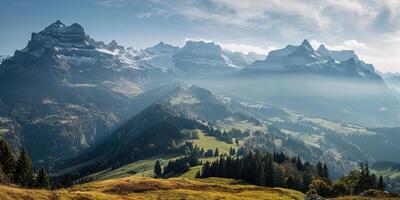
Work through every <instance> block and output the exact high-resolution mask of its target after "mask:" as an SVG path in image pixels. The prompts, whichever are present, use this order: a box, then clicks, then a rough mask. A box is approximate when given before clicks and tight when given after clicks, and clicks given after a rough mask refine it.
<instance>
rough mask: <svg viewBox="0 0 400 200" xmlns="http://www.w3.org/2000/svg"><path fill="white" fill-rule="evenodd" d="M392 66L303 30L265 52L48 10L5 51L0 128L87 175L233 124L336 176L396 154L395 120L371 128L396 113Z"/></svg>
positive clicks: (45, 158)
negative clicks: (98, 23) (107, 33)
mask: <svg viewBox="0 0 400 200" xmlns="http://www.w3.org/2000/svg"><path fill="white" fill-rule="evenodd" d="M260 58H265V59H262V60H259V59H260ZM397 78H398V76H392V77H385V76H384V77H382V76H381V75H379V74H378V73H377V72H376V71H375V69H374V67H373V66H372V65H371V64H367V63H366V62H364V61H362V60H360V59H359V58H358V56H357V55H356V53H355V52H354V51H351V50H343V51H333V50H329V49H327V48H326V47H325V46H324V45H321V46H320V47H319V48H318V49H317V50H314V49H313V47H312V46H311V45H310V43H309V42H308V41H307V40H304V41H303V42H302V43H301V44H300V45H288V46H286V47H284V48H283V49H278V50H274V51H271V52H269V54H268V55H266V56H260V55H257V54H254V53H249V54H243V53H239V52H231V51H228V50H225V49H223V48H222V47H221V46H220V45H219V44H217V43H213V42H204V41H187V42H186V44H185V45H184V46H183V47H176V46H173V45H169V44H166V43H164V42H160V43H159V44H157V45H155V46H153V47H149V48H146V49H135V48H132V47H128V48H126V47H123V46H121V45H119V44H118V43H117V42H116V41H112V42H110V43H109V44H106V43H104V42H102V41H96V40H94V39H93V38H91V37H90V36H89V35H88V34H87V33H86V32H85V31H84V28H83V27H82V26H81V25H79V24H76V23H75V24H72V25H70V26H67V25H65V24H63V23H62V22H60V21H56V22H55V23H53V24H51V25H49V26H48V27H46V28H45V29H44V30H43V31H40V32H38V33H32V36H31V39H30V41H29V42H28V44H27V46H26V47H25V48H24V49H22V50H17V51H15V53H14V55H13V56H11V57H8V58H7V59H2V62H1V64H0V136H1V137H2V138H5V139H6V140H7V141H8V142H10V144H11V145H12V147H13V148H14V150H15V151H18V149H19V148H21V147H25V148H27V150H28V151H29V153H30V155H31V157H32V159H33V160H34V163H35V164H36V165H39V164H42V163H46V166H51V167H54V170H55V169H57V170H61V171H63V170H64V171H68V169H71V168H73V169H79V170H81V171H82V172H84V174H85V175H90V174H91V173H95V172H98V171H99V170H109V169H110V168H111V169H112V170H114V169H115V168H119V167H121V166H122V165H127V164H130V163H134V162H136V161H138V160H142V159H147V158H150V157H154V156H159V155H161V154H171V155H175V154H177V152H179V153H181V150H182V149H179V148H184V147H185V143H186V142H187V141H192V140H196V139H199V137H202V134H204V136H205V137H214V139H215V138H216V140H218V142H223V143H224V144H225V143H226V144H229V143H231V142H232V140H233V138H236V139H237V138H239V137H238V136H235V137H233V136H229V137H228V136H226V135H225V136H223V134H222V135H221V133H223V132H229V131H232V130H234V131H235V130H237V129H239V130H240V131H241V132H245V133H246V134H244V133H243V134H244V135H245V136H241V138H239V139H240V143H241V144H243V145H244V144H245V145H247V147H249V148H250V147H251V148H261V149H265V150H267V151H270V152H272V151H276V152H285V153H286V154H287V155H290V156H297V155H300V156H301V157H302V158H304V159H305V160H307V161H310V162H317V161H323V162H324V163H327V164H328V166H329V167H330V168H331V169H332V176H335V177H339V176H340V175H343V173H346V172H348V171H350V170H351V169H352V168H354V167H355V166H356V165H357V162H359V161H360V160H366V159H367V160H372V161H379V160H380V159H383V160H387V161H392V162H400V160H398V158H397V157H396V155H398V153H399V152H400V150H399V149H398V147H397V146H398V145H396V143H395V142H396V141H398V139H399V138H398V135H396V134H394V133H395V132H396V131H398V129H396V128H374V127H379V126H390V127H392V126H397V125H398V124H399V122H400V106H399V105H400V98H399V97H400V95H398V93H396V90H398V88H400V87H398V85H399V83H400V82H397ZM217 130H218V131H217ZM199 134H200V136H199ZM172 144H174V145H172ZM218 144H219V143H218ZM229 145H230V144H229ZM171 146H174V147H176V148H173V149H171V148H170V147H171ZM378 147H379V148H378ZM383 147H384V148H383Z"/></svg>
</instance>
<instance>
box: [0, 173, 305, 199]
mask: <svg viewBox="0 0 400 200" xmlns="http://www.w3.org/2000/svg"><path fill="white" fill-rule="evenodd" d="M303 196H304V195H303V194H302V193H300V192H297V191H294V190H289V189H282V188H266V187H257V186H253V185H247V184H243V183H241V182H239V181H235V180H231V179H220V178H209V179H197V180H194V179H185V178H173V179H152V178H143V177H129V178H122V179H111V180H106V181H99V182H92V183H87V184H83V185H77V186H74V187H72V188H69V189H62V190H55V191H45V190H29V189H19V188H15V187H10V186H3V185H0V199H2V200H8V199H17V200H19V199H21V200H22V199H24V200H25V199H31V200H36V199H40V200H42V199H43V200H46V199H65V200H67V199H85V200H86V199H93V200H113V199H207V200H210V199H303Z"/></svg>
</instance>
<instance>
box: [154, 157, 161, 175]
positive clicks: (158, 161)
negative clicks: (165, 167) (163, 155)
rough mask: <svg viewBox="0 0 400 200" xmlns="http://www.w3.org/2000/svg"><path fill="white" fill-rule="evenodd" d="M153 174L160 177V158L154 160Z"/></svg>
mask: <svg viewBox="0 0 400 200" xmlns="http://www.w3.org/2000/svg"><path fill="white" fill-rule="evenodd" d="M154 174H155V175H156V176H157V177H160V176H161V175H162V169H161V162H160V160H157V161H156V164H155V165H154Z"/></svg>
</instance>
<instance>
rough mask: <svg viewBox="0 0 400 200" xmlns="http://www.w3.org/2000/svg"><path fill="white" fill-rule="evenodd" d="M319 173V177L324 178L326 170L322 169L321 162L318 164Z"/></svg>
mask: <svg viewBox="0 0 400 200" xmlns="http://www.w3.org/2000/svg"><path fill="white" fill-rule="evenodd" d="M317 171H318V176H320V177H324V168H323V167H322V163H321V162H318V164H317Z"/></svg>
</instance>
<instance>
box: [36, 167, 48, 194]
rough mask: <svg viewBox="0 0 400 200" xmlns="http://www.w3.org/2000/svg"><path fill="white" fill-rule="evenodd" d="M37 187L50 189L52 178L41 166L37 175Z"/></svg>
mask: <svg viewBox="0 0 400 200" xmlns="http://www.w3.org/2000/svg"><path fill="white" fill-rule="evenodd" d="M35 185H36V187H39V188H44V189H50V179H49V176H48V175H47V173H46V170H44V168H43V167H42V168H40V169H39V171H38V173H37V177H36V183H35Z"/></svg>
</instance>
